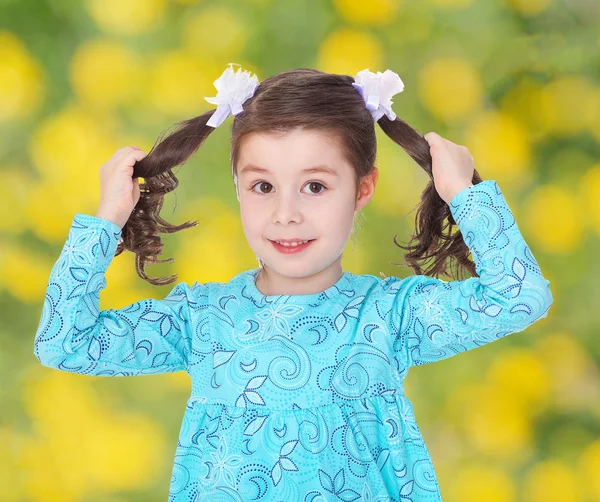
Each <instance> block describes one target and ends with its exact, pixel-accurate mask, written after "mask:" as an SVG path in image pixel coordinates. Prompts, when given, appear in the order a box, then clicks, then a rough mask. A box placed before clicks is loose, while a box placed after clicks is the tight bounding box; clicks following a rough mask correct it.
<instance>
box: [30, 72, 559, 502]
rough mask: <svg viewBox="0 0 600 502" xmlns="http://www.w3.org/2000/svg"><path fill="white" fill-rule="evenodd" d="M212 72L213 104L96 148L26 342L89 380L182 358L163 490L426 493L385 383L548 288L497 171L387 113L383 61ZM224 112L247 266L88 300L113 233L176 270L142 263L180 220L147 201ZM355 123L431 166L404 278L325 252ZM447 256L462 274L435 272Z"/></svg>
mask: <svg viewBox="0 0 600 502" xmlns="http://www.w3.org/2000/svg"><path fill="white" fill-rule="evenodd" d="M215 85H216V87H217V89H218V90H219V92H218V95H217V96H216V97H215V98H206V99H207V100H208V101H209V102H211V103H213V104H218V108H217V109H216V112H215V111H214V110H211V111H209V112H207V113H204V114H202V115H200V116H198V117H196V118H193V119H190V120H187V121H185V122H182V123H180V126H181V127H180V128H179V129H178V130H176V131H175V132H173V133H171V134H170V135H169V136H168V137H166V138H165V139H164V140H162V141H158V142H157V143H156V144H155V145H154V147H153V148H152V150H151V151H150V153H149V154H148V155H146V154H144V152H142V151H141V150H139V149H138V148H136V147H126V148H121V149H119V150H117V152H116V153H115V154H114V156H113V157H112V158H111V159H110V160H109V161H108V162H106V163H105V164H103V166H102V168H101V170H100V181H101V200H100V206H99V209H98V212H97V214H96V216H91V215H86V214H81V213H78V214H76V215H75V217H74V219H73V223H72V226H71V229H70V232H69V235H68V238H67V241H66V244H65V246H64V248H63V250H62V253H61V255H60V257H59V258H58V261H57V262H56V264H55V265H54V267H53V269H52V271H51V275H50V279H49V283H48V289H47V293H46V301H45V303H44V309H43V313H42V316H41V320H40V324H39V327H38V330H37V333H36V337H35V348H34V352H35V355H36V356H37V358H38V359H39V361H40V362H41V363H42V364H43V365H45V366H48V367H51V368H56V369H59V370H63V371H69V372H76V373H81V374H87V375H104V376H130V375H147V374H155V373H162V372H171V371H180V370H185V371H187V373H188V374H189V375H190V377H191V380H192V393H191V396H190V398H189V400H188V403H187V406H186V410H185V415H184V419H183V423H182V426H181V431H180V435H179V441H178V445H177V450H176V457H175V463H174V467H173V471H172V479H171V485H170V493H169V500H170V501H181V502H183V501H187V502H194V501H200V500H211V501H217V500H219V501H225V500H228V501H247V500H264V501H283V500H285V501H289V502H291V501H303V502H317V501H325V500H343V501H355V500H357V501H365V502H366V501H375V500H377V501H383V500H385V501H398V502H400V501H403V502H407V501H439V500H441V494H440V490H439V487H438V483H437V479H436V474H435V472H434V468H433V465H432V462H431V458H430V455H429V452H428V450H427V447H426V445H425V444H424V442H423V437H422V435H421V432H420V430H419V427H418V426H417V424H416V422H415V418H414V413H413V407H412V404H411V402H410V401H409V399H408V398H407V397H406V396H405V394H404V390H403V385H404V379H405V378H406V375H407V372H408V370H409V368H410V367H411V366H417V365H422V364H426V363H430V362H434V361H439V360H442V359H445V358H447V357H450V356H453V355H456V354H459V353H461V352H464V351H466V350H470V349H474V348H476V347H479V346H481V345H484V344H486V343H489V342H492V341H494V340H497V339H499V338H502V337H504V336H506V335H508V334H510V333H517V332H520V331H523V330H525V329H526V328H527V327H528V326H529V325H531V324H532V323H534V322H535V321H536V320H537V319H539V318H541V317H545V316H546V315H547V312H548V309H549V307H550V305H551V304H552V302H553V298H552V294H551V292H550V289H549V281H547V280H546V279H544V277H543V275H542V273H541V271H540V268H539V266H538V264H537V262H536V260H535V258H534V257H533V255H532V253H531V251H530V249H529V247H528V246H527V244H526V242H525V241H524V240H523V237H522V236H521V233H520V231H519V229H518V227H517V224H516V222H515V220H514V218H513V215H512V213H511V211H510V209H509V207H508V206H507V203H506V200H505V199H504V196H503V194H502V192H501V190H500V188H499V187H498V185H497V183H496V182H495V181H481V178H479V176H478V174H477V172H476V171H475V170H474V165H473V157H472V156H471V155H470V153H469V151H468V150H467V149H466V148H465V147H464V146H459V145H455V144H454V143H452V142H450V141H447V140H445V139H444V138H441V137H440V136H439V135H437V134H435V133H429V134H427V135H425V137H422V136H421V135H420V134H418V133H417V132H416V131H415V130H414V129H412V128H411V127H409V126H408V125H407V124H406V123H405V122H403V121H402V120H400V119H399V118H397V117H396V115H395V114H394V112H393V111H392V110H391V97H392V96H393V95H394V94H396V93H398V92H400V91H402V89H403V84H402V81H401V80H400V78H399V77H398V75H396V74H395V73H393V72H391V71H390V70H387V71H386V72H385V73H383V74H382V73H379V72H378V73H377V74H375V73H372V72H370V71H369V70H363V71H362V72H359V73H358V74H357V75H356V76H355V77H350V76H347V75H335V74H328V73H324V72H320V71H317V70H313V69H295V70H291V71H287V72H283V73H280V74H277V75H275V76H273V77H271V78H268V79H267V80H265V81H264V82H262V83H260V85H258V81H257V80H256V76H250V75H249V74H248V73H247V72H245V71H241V69H238V71H237V73H234V72H233V70H232V68H231V66H229V67H228V68H227V69H226V70H225V72H224V73H223V75H222V76H221V77H220V78H219V79H218V80H216V81H215ZM242 105H243V107H242ZM230 114H233V115H235V118H234V121H233V126H232V139H231V141H232V143H231V168H232V175H233V177H234V183H235V187H236V191H237V195H238V200H239V203H240V211H241V218H242V223H243V228H244V232H245V236H246V238H247V240H248V244H249V245H250V247H251V248H252V250H253V251H254V252H255V253H256V255H257V257H258V258H259V264H260V267H259V268H256V269H252V270H247V271H245V272H242V273H240V274H238V275H237V276H235V277H234V278H233V279H231V280H230V281H229V282H227V283H220V282H207V283H198V282H194V283H193V284H192V285H191V286H190V285H189V284H187V283H183V282H180V283H178V284H177V285H176V286H175V287H174V288H173V289H172V290H171V292H170V293H169V294H168V296H166V298H164V299H162V300H154V299H145V300H140V301H138V302H136V303H134V304H132V305H129V306H127V307H124V308H122V309H119V310H114V309H109V310H103V311H100V310H99V294H100V291H101V290H102V289H104V288H105V287H106V280H105V272H106V270H107V268H108V266H109V264H110V262H111V261H112V259H113V257H114V256H115V255H118V254H119V253H120V252H122V251H123V249H129V250H130V251H132V252H135V253H136V255H137V256H136V257H137V261H136V268H137V272H138V274H139V275H140V277H142V278H143V279H145V280H147V281H148V282H150V283H152V284H168V283H171V282H173V281H174V277H171V278H167V279H150V278H149V277H148V276H147V275H146V274H145V272H144V265H145V264H151V263H155V262H158V261H159V260H157V259H156V256H157V255H159V254H160V252H161V250H162V243H161V239H160V237H159V236H158V233H160V232H163V233H165V232H166V233H171V232H174V231H177V230H181V229H183V228H188V227H190V226H192V225H195V224H196V223H197V222H193V223H190V222H187V223H185V224H183V225H180V226H172V225H170V224H169V223H167V222H166V221H164V220H163V219H162V218H160V216H159V214H158V213H159V211H160V208H161V207H162V203H163V197H164V194H165V193H167V192H169V191H171V190H173V189H174V188H175V187H176V186H177V183H178V182H177V178H176V177H175V176H174V175H173V172H172V169H173V168H174V167H175V166H177V165H180V164H182V163H184V162H185V161H186V160H187V159H188V158H189V157H190V156H191V155H192V154H193V153H194V152H195V151H196V150H197V149H198V147H199V146H200V145H201V144H202V143H203V142H204V140H205V139H206V138H207V137H208V135H209V134H210V132H211V131H213V130H214V128H215V127H218V125H220V124H221V123H222V122H223V121H224V120H225V118H226V117H227V116H228V115H230ZM374 123H377V124H379V126H380V127H381V128H382V129H383V131H384V132H385V133H386V134H387V135H388V136H389V137H390V138H391V139H392V140H393V141H394V142H396V143H397V144H398V145H400V146H401V147H402V148H403V149H404V150H405V151H406V152H407V153H408V154H409V155H410V156H411V157H412V158H413V159H414V160H415V161H416V162H417V163H418V164H419V165H420V166H421V167H422V168H423V169H424V170H425V171H426V172H427V173H428V174H429V175H430V177H431V178H432V180H431V182H430V183H429V185H428V187H427V188H426V190H425V192H424V194H423V197H422V201H421V206H420V208H419V213H418V215H417V229H418V233H417V235H416V236H415V238H414V239H415V240H416V241H417V242H416V244H415V245H414V246H412V247H411V246H409V247H407V248H405V249H409V250H410V253H408V254H407V255H406V257H405V258H406V260H407V262H408V263H409V265H410V266H411V267H412V268H413V269H414V271H415V273H416V274H415V275H412V276H409V277H407V278H404V279H402V278H399V277H387V278H385V279H383V280H382V279H381V278H379V277H376V276H373V275H356V274H352V273H350V272H347V271H343V270H342V268H341V259H342V252H343V249H344V248H345V246H346V243H347V241H348V238H349V236H350V234H351V232H352V225H353V222H354V217H355V215H356V213H357V212H358V211H360V210H361V209H362V208H364V207H365V205H366V204H367V203H368V202H369V201H370V200H371V198H372V197H373V193H374V190H375V186H376V182H377V179H378V170H377V168H376V167H375V157H376V138H375V127H374ZM139 176H141V177H143V178H144V183H143V184H142V186H141V189H140V187H139V185H138V180H137V177H139ZM446 219H447V220H448V223H445V220H446ZM454 224H457V225H458V230H459V231H456V232H452V229H453V225H454ZM297 243H300V244H297ZM401 247H402V246H401ZM469 252H470V253H472V257H473V259H474V263H473V262H471V261H470V260H469V259H468V256H469ZM426 258H434V261H433V265H432V267H431V268H430V269H429V270H427V271H425V272H423V271H422V269H421V267H420V265H419V263H418V262H419V261H422V260H424V259H426ZM198 259H200V260H201V259H202V257H201V256H199V257H198ZM449 259H453V260H455V261H456V262H457V263H458V266H459V267H462V268H463V269H466V270H467V271H468V272H469V273H470V274H471V276H472V277H470V278H468V279H466V280H455V281H452V282H446V281H443V280H441V279H437V278H434V277H432V276H433V275H440V274H442V273H446V272H445V271H446V265H447V261H449ZM163 261H164V260H163ZM475 269H476V270H475Z"/></svg>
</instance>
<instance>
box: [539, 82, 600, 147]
mask: <svg viewBox="0 0 600 502" xmlns="http://www.w3.org/2000/svg"><path fill="white" fill-rule="evenodd" d="M540 105H541V106H540V110H539V113H540V116H541V119H542V122H541V125H542V127H543V129H544V132H545V133H553V134H556V135H558V136H571V135H574V134H578V133H580V132H582V131H583V130H584V129H585V128H588V127H592V124H593V123H594V122H597V121H598V117H599V116H600V100H599V99H598V94H597V92H596V89H595V88H594V86H593V85H592V83H591V82H590V81H589V80H588V79H587V78H585V77H583V76H581V75H566V76H563V77H560V78H558V79H556V80H554V81H552V82H550V83H549V84H548V85H546V86H545V87H544V88H543V89H542V91H541V100H540Z"/></svg>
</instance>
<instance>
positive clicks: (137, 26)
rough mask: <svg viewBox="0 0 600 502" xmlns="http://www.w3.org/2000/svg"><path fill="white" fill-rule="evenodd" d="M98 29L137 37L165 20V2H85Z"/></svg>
mask: <svg viewBox="0 0 600 502" xmlns="http://www.w3.org/2000/svg"><path fill="white" fill-rule="evenodd" d="M85 6H86V8H87V11H88V13H89V14H90V16H91V18H92V19H93V20H94V21H95V22H96V24H97V25H98V27H99V28H100V29H102V30H103V31H105V32H107V33H114V34H117V35H139V34H141V33H144V32H146V31H149V30H150V29H151V28H153V27H154V25H155V24H157V22H158V21H159V20H162V19H164V18H165V14H166V8H167V2H166V0H86V2H85Z"/></svg>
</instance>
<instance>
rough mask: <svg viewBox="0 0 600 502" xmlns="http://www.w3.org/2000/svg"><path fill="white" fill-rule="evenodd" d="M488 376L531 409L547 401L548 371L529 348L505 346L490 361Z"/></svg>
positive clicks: (538, 409) (539, 406)
mask: <svg viewBox="0 0 600 502" xmlns="http://www.w3.org/2000/svg"><path fill="white" fill-rule="evenodd" d="M487 378H488V380H489V381H490V382H491V383H493V384H496V385H499V386H501V387H503V388H504V389H506V390H507V391H508V392H509V393H512V395H513V396H514V397H515V398H516V399H520V400H521V401H522V402H523V404H524V405H526V407H527V408H529V409H532V411H540V409H541V408H542V407H543V406H544V405H545V404H547V400H548V397H549V394H550V381H549V375H548V372H547V369H546V367H545V366H544V364H543V363H542V362H541V361H540V360H539V358H538V357H537V356H536V354H535V352H533V351H532V350H530V349H526V348H511V349H507V350H506V351H505V352H503V353H502V354H501V355H500V356H499V357H498V358H497V359H496V360H494V361H493V362H492V364H491V366H490V367H489V370H488V373H487Z"/></svg>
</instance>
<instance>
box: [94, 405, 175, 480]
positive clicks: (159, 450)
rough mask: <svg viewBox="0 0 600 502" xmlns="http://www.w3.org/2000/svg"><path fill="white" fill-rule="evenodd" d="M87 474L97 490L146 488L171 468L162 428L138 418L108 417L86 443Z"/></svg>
mask: <svg viewBox="0 0 600 502" xmlns="http://www.w3.org/2000/svg"><path fill="white" fill-rule="evenodd" d="M85 453H86V454H85V471H86V472H85V474H86V477H87V478H88V480H89V483H90V487H91V488H93V489H94V490H102V491H115V492H116V491H120V490H133V489H135V488H138V487H142V486H145V485H146V484H147V483H148V482H149V481H150V480H153V479H155V478H156V476H157V475H158V474H159V473H160V472H161V471H162V469H163V468H165V467H166V466H167V465H168V462H167V461H166V455H167V452H166V448H165V437H164V433H163V431H162V430H161V429H160V427H159V426H158V424H156V423H154V422H153V421H152V420H150V419H148V418H144V417H141V416H136V415H134V414H122V413H119V414H116V413H115V414H112V413H111V414H108V413H104V415H103V418H102V420H98V422H97V423H96V424H95V426H94V432H93V434H88V435H87V436H86V439H85Z"/></svg>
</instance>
